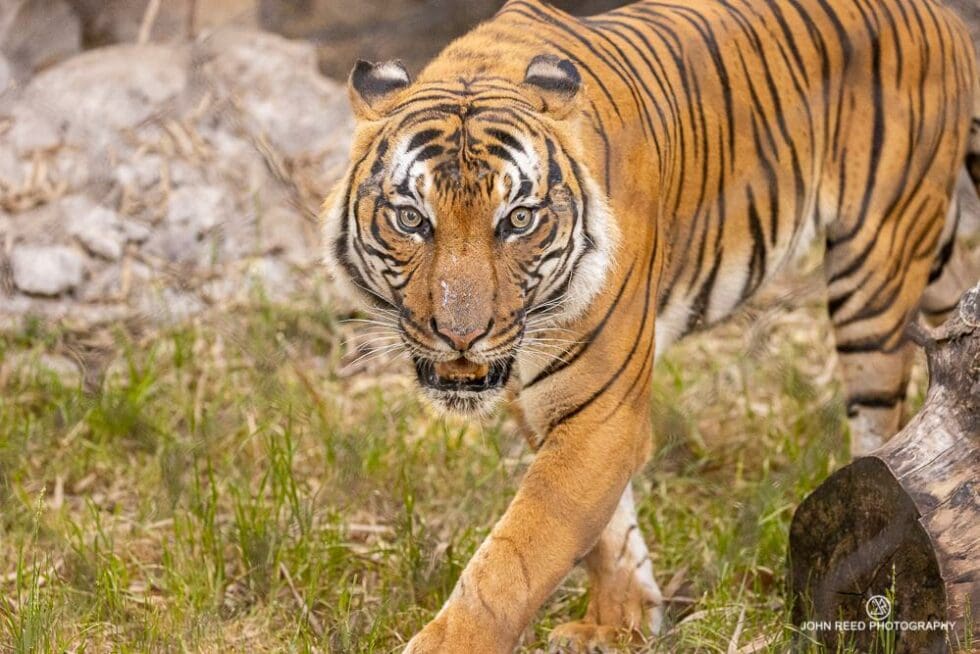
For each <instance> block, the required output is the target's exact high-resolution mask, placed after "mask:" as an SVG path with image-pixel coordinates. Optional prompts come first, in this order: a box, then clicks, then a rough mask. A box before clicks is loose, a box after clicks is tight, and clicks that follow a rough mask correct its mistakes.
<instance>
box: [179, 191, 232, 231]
mask: <svg viewBox="0 0 980 654" xmlns="http://www.w3.org/2000/svg"><path fill="white" fill-rule="evenodd" d="M230 205H231V200H230V198H229V197H228V194H227V192H226V191H225V189H223V188H221V187H219V186H213V185H206V184H198V185H194V186H182V187H180V188H179V189H177V190H176V191H174V192H173V193H172V194H171V196H170V202H169V204H168V205H167V222H168V223H170V225H172V226H173V227H175V228H177V229H180V230H185V231H188V232H190V233H192V234H193V235H194V236H201V235H202V234H204V233H205V232H207V231H208V230H211V229H213V228H214V227H215V226H216V225H219V224H221V223H223V222H225V221H227V220H229V219H230V218H231V207H230Z"/></svg>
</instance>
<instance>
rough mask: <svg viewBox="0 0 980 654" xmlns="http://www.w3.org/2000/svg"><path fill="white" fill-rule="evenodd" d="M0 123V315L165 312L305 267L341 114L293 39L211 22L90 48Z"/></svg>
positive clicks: (273, 287)
mask: <svg viewBox="0 0 980 654" xmlns="http://www.w3.org/2000/svg"><path fill="white" fill-rule="evenodd" d="M0 61H2V60H0ZM134 62H138V63H137V65H134ZM0 67H2V64H0ZM8 68H9V65H8ZM0 116H3V118H0V289H2V290H0V296H2V297H3V301H2V302H0V324H3V323H9V322H10V321H14V320H17V318H18V317H19V316H22V315H24V314H26V313H32V314H35V315H37V316H40V317H42V318H45V319H59V320H67V321H69V322H72V323H77V324H86V323H91V322H104V321H107V320H115V319H119V318H125V317H130V316H132V315H134V314H141V315H143V316H146V317H149V318H152V319H156V320H169V319H174V318H179V317H180V316H182V315H185V314H187V313H191V312H194V311H196V310H197V309H199V308H201V307H203V306H206V305H211V304H215V303H227V302H234V301H236V300H240V299H242V298H243V297H244V296H247V295H248V294H250V293H253V292H261V293H266V294H270V295H272V296H276V297H286V296H288V295H289V294H290V293H291V292H294V291H296V290H299V288H298V287H299V286H300V285H302V284H303V283H304V281H306V280H308V279H310V276H309V273H311V272H313V270H314V269H315V268H317V266H316V260H317V257H318V254H317V233H316V225H315V210H316V207H317V205H318V203H319V201H320V200H321V199H322V197H323V196H324V195H325V193H326V191H327V190H328V188H329V184H330V183H331V181H333V180H334V179H336V177H337V176H338V175H339V173H340V172H341V170H342V168H343V165H344V162H345V158H346V155H347V148H348V143H349V141H348V139H349V134H350V127H351V117H350V114H349V111H348V107H347V100H346V94H345V93H344V91H343V88H342V87H341V86H340V85H338V84H337V83H335V82H332V81H330V80H329V79H327V78H324V77H322V76H321V75H319V74H318V72H317V70H316V65H315V53H314V49H313V47H312V46H311V45H308V44H306V43H303V42H294V41H288V40H286V39H284V38H282V37H279V36H275V35H272V34H267V33H261V32H258V31H247V30H235V29H221V30H218V31H216V32H212V33H209V34H207V35H203V36H201V37H199V38H197V39H196V40H195V41H194V42H193V43H190V44H171V45H159V44H144V45H134V44H121V45H114V46H109V47H104V48H99V49H96V50H91V51H88V52H84V53H82V54H78V55H76V56H74V57H72V58H70V59H68V60H66V61H64V62H62V63H59V64H57V65H55V66H52V67H50V68H47V69H46V70H44V71H42V72H40V73H39V74H37V75H36V76H34V77H33V78H31V79H30V80H29V81H27V82H26V83H25V84H23V86H22V87H19V88H14V89H13V90H11V91H8V92H7V93H5V94H4V95H3V97H2V101H0Z"/></svg>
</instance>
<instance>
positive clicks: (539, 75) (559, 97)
mask: <svg viewBox="0 0 980 654" xmlns="http://www.w3.org/2000/svg"><path fill="white" fill-rule="evenodd" d="M524 86H525V87H527V88H528V89H529V90H531V91H533V92H535V93H537V94H538V95H539V96H540V97H541V100H542V102H543V104H544V111H545V112H546V113H549V114H551V115H552V116H554V117H555V118H563V117H565V116H566V115H567V114H568V113H569V112H570V111H571V110H572V108H573V107H574V106H575V102H574V100H575V96H577V95H578V92H579V89H580V88H581V86H582V76H581V75H579V73H578V68H576V67H575V64H573V63H572V62H571V61H569V60H568V59H559V58H558V57H556V56H554V55H538V56H537V57H535V58H534V59H532V60H531V63H530V64H528V66H527V70H526V71H525V72H524Z"/></svg>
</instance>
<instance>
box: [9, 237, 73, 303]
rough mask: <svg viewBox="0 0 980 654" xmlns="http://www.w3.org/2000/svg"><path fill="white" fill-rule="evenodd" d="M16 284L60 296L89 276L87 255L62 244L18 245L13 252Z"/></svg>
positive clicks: (11, 260)
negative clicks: (86, 263) (83, 255)
mask: <svg viewBox="0 0 980 654" xmlns="http://www.w3.org/2000/svg"><path fill="white" fill-rule="evenodd" d="M10 267H11V270H12V272H13V276H14V285H15V286H16V287H17V288H18V289H20V290H21V291H23V292H25V293H31V294H34V295H46V296H56V295H60V294H62V293H66V292H68V291H70V290H72V289H74V288H75V287H77V286H78V285H79V284H81V283H82V280H83V278H84V276H85V259H84V258H83V257H82V255H80V254H79V253H78V252H77V251H76V250H74V249H72V248H70V247H65V246H60V245H51V246H30V245H19V246H15V247H14V249H13V251H12V252H11V253H10Z"/></svg>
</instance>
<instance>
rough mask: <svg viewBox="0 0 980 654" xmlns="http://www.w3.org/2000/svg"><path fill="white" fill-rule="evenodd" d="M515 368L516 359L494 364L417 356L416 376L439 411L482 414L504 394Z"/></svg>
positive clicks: (463, 358)
mask: <svg viewBox="0 0 980 654" xmlns="http://www.w3.org/2000/svg"><path fill="white" fill-rule="evenodd" d="M513 365H514V359H513V357H510V358H508V359H505V360H501V361H494V362H492V363H475V362H473V361H470V360H469V359H466V358H465V357H459V358H458V359H453V360H452V361H429V360H426V359H422V358H420V357H415V374H416V375H417V376H418V380H419V385H420V386H421V387H422V390H423V392H424V393H425V396H426V397H427V398H428V399H429V400H430V401H431V402H432V403H433V404H434V405H435V406H436V408H438V409H440V410H442V411H446V412H449V413H458V414H464V415H472V414H483V413H488V412H489V411H490V410H491V409H492V408H493V406H494V404H496V402H497V400H498V399H499V398H500V397H501V395H502V394H503V388H504V386H506V385H507V381H508V380H509V379H510V373H511V369H512V368H513Z"/></svg>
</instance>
